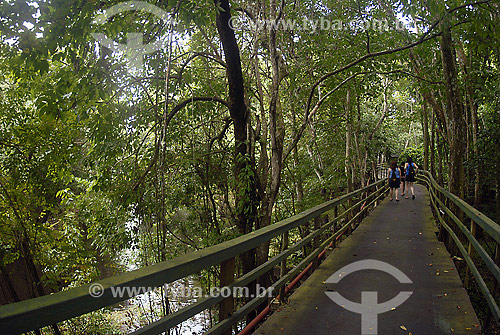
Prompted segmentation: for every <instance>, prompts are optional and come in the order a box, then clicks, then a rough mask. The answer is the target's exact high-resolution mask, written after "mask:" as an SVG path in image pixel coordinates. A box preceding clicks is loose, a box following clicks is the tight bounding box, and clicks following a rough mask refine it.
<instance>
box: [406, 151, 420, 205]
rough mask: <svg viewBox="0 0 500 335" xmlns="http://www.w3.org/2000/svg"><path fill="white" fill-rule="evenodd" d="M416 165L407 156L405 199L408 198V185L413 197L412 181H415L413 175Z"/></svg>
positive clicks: (415, 172) (413, 197)
mask: <svg viewBox="0 0 500 335" xmlns="http://www.w3.org/2000/svg"><path fill="white" fill-rule="evenodd" d="M417 169H418V166H417V164H415V163H413V160H412V159H411V157H410V156H408V160H407V162H406V164H405V181H406V193H407V194H406V197H405V198H406V199H408V187H409V188H410V190H411V198H412V199H415V191H414V190H413V183H414V182H415V175H416V174H417Z"/></svg>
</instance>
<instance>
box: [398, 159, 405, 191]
mask: <svg viewBox="0 0 500 335" xmlns="http://www.w3.org/2000/svg"><path fill="white" fill-rule="evenodd" d="M399 169H400V170H401V171H404V170H405V165H404V163H401V166H400V167H399ZM405 177H406V175H405V174H404V173H402V174H401V188H402V190H401V196H402V197H404V196H405V189H406V187H405V186H406V183H405Z"/></svg>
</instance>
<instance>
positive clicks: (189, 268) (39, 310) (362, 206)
mask: <svg viewBox="0 0 500 335" xmlns="http://www.w3.org/2000/svg"><path fill="white" fill-rule="evenodd" d="M387 190H388V187H387V185H386V180H385V179H382V180H379V181H377V182H374V183H372V184H370V185H368V186H366V187H363V188H361V189H358V190H356V191H354V192H351V193H348V194H346V195H343V196H341V197H339V198H336V199H333V200H330V201H327V202H325V203H322V204H320V205H318V206H316V207H314V208H311V209H308V210H306V211H304V212H302V213H300V214H297V215H295V216H292V217H290V218H287V219H285V220H282V221H280V222H277V223H275V224H272V225H270V226H267V227H264V228H262V229H259V230H256V231H254V232H251V233H249V234H246V235H243V236H240V237H237V238H235V239H232V240H229V241H226V242H223V243H220V244H217V245H214V246H211V247H208V248H205V249H203V250H199V251H196V252H193V253H190V254H186V255H183V256H180V257H177V258H174V259H171V260H167V261H165V262H162V263H158V264H155V265H152V266H148V267H144V268H141V269H138V270H136V271H132V272H128V273H124V274H120V275H117V276H114V277H110V278H107V279H103V280H101V281H98V282H96V283H97V284H100V285H101V286H102V289H103V292H102V295H101V296H100V297H98V298H96V297H93V296H92V295H91V294H90V293H89V289H90V286H91V285H92V284H87V285H83V286H80V287H77V288H73V289H69V290H66V291H62V292H58V293H54V294H51V295H46V296H42V297H38V298H35V299H30V300H25V301H21V302H17V303H13V304H9V305H4V306H0V330H1V333H2V334H19V333H23V332H28V331H32V330H36V329H40V328H42V327H45V326H49V325H52V324H55V323H58V322H61V321H65V320H68V319H71V318H74V317H77V316H80V315H83V314H86V313H89V312H92V311H95V310H98V309H101V308H103V307H107V306H110V305H113V304H115V303H118V302H120V301H123V300H127V299H129V298H131V296H128V295H127V296H121V297H120V296H116V295H113V290H112V288H126V287H128V288H138V289H140V288H145V287H159V286H161V285H164V284H168V283H171V282H173V281H176V280H178V279H181V278H184V277H187V276H190V275H193V274H196V273H198V272H199V271H202V270H204V269H208V268H210V267H212V266H219V265H220V267H221V268H220V272H221V278H222V274H224V277H225V278H226V280H222V279H221V286H226V287H229V288H232V287H243V286H245V285H248V284H249V283H251V282H253V281H255V280H257V279H259V278H260V277H261V276H262V275H264V274H266V273H267V272H269V271H270V270H272V269H273V268H274V267H275V266H279V265H280V264H283V263H282V262H285V261H286V259H287V258H288V257H289V256H291V255H292V254H294V253H296V252H297V251H299V250H301V249H302V248H303V247H304V246H306V245H309V246H311V245H312V248H314V249H313V250H312V251H311V252H309V253H308V254H307V255H306V256H305V258H304V259H302V260H301V261H300V263H298V264H297V265H296V266H295V267H293V268H292V269H291V270H290V271H288V272H286V271H282V273H281V277H280V278H279V279H278V280H277V281H275V282H274V283H272V285H271V286H270V287H269V288H268V292H272V294H273V296H276V295H277V294H278V293H279V292H280V289H281V288H282V287H283V286H284V285H285V284H287V283H288V282H290V281H291V280H293V278H294V276H296V275H297V274H298V273H300V272H301V271H302V270H303V269H304V268H306V267H307V266H308V265H309V264H310V263H311V262H313V261H314V262H315V263H317V259H318V255H319V254H320V253H321V252H322V251H323V250H325V249H326V248H327V247H328V246H329V245H331V244H332V243H335V241H337V240H338V239H339V238H340V236H342V235H343V234H344V233H346V232H347V233H349V232H350V231H351V230H352V229H354V228H355V227H356V226H357V225H358V224H359V223H360V222H361V220H362V219H363V218H364V217H365V216H366V215H367V212H368V211H369V209H370V208H373V207H375V206H376V205H377V204H378V202H379V201H381V199H382V198H383V197H384V196H385V195H386V193H387ZM342 209H343V211H342ZM339 210H341V211H342V213H341V214H338V212H339ZM321 217H322V218H325V219H326V220H319V219H320V218H321ZM328 217H333V219H331V220H328V219H327V218H328ZM312 221H314V227H313V230H312V231H311V232H310V233H309V234H308V235H307V236H306V237H304V238H302V239H301V240H299V241H298V242H296V243H295V244H293V245H291V246H290V247H288V248H287V249H285V250H283V251H281V252H280V253H279V254H277V255H275V256H274V257H272V258H271V259H269V260H268V261H267V262H266V263H264V264H262V265H260V266H258V267H256V268H255V269H253V270H252V271H250V272H248V273H246V274H245V275H243V276H241V277H239V278H237V279H236V280H234V279H233V278H234V264H235V258H236V257H238V256H239V255H241V254H242V253H244V252H246V251H249V250H251V249H254V248H256V247H258V246H260V245H262V244H263V243H267V242H269V241H271V240H272V239H273V238H276V237H281V238H282V239H283V240H285V239H286V243H285V244H284V245H288V238H289V234H288V233H289V232H290V231H291V230H292V229H295V228H297V229H298V227H299V226H304V225H307V224H309V223H310V222H312ZM321 221H323V222H325V223H321ZM312 248H311V249H312ZM314 268H315V267H313V269H314ZM96 283H94V285H95V284H96ZM137 292H140V291H137ZM142 293H143V292H142ZM268 299H269V298H268V296H258V297H256V298H254V299H253V300H251V301H249V302H247V303H246V304H244V305H243V307H241V308H239V309H238V310H236V311H234V310H233V306H234V305H233V303H234V300H233V298H223V297H222V296H214V297H208V298H201V299H199V300H198V301H197V302H196V303H193V304H191V305H189V306H187V307H184V308H182V309H180V310H178V311H176V312H174V313H172V314H169V315H166V316H164V317H162V318H161V319H159V320H157V321H155V322H153V323H151V324H149V325H147V326H145V327H143V328H141V329H139V330H137V331H135V332H133V333H132V334H159V333H162V332H165V331H167V330H168V329H171V328H173V327H175V326H176V325H178V324H180V323H182V322H183V321H185V320H187V319H189V318H191V317H193V316H194V315H196V314H198V313H200V312H203V311H204V310H206V309H209V308H211V307H213V306H215V305H217V304H220V305H219V306H224V307H219V309H220V310H221V309H225V311H224V313H223V314H222V315H228V317H227V318H225V319H223V320H221V321H220V322H219V323H217V324H216V325H215V326H214V327H213V328H211V329H210V330H209V331H208V332H207V334H227V333H230V332H231V329H232V327H233V326H234V325H235V324H237V323H238V322H239V321H240V320H241V319H243V318H244V317H245V316H246V315H248V314H249V313H250V312H252V311H253V310H255V309H256V307H257V306H259V305H260V304H262V303H263V302H265V301H266V300H268ZM228 308H229V309H230V310H229V311H228V310H227V309H228Z"/></svg>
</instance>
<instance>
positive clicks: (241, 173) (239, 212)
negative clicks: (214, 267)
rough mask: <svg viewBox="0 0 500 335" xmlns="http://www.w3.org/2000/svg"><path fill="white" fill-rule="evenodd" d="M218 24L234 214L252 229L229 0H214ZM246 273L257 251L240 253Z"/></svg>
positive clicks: (242, 228)
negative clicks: (225, 86)
mask: <svg viewBox="0 0 500 335" xmlns="http://www.w3.org/2000/svg"><path fill="white" fill-rule="evenodd" d="M215 5H216V8H217V9H216V10H217V14H216V25H217V31H218V33H219V37H220V41H221V43H222V48H223V50H224V57H225V61H226V77H227V81H228V86H229V94H228V102H229V112H230V115H231V119H232V121H233V128H234V142H235V143H234V157H233V158H234V162H233V173H234V177H235V180H236V186H235V190H234V193H235V195H236V199H235V200H236V205H235V211H236V213H235V216H236V219H237V226H238V229H239V232H240V233H241V234H247V233H249V232H251V231H252V228H253V223H254V221H255V215H256V210H257V204H256V191H255V179H254V177H253V174H252V173H250V171H255V169H254V166H253V163H252V161H251V160H250V159H248V152H249V150H248V149H249V148H248V144H247V139H248V135H247V124H248V110H247V106H246V104H245V92H244V86H243V73H242V70H241V59H240V50H239V47H238V44H237V42H236V37H235V35H234V31H233V30H232V29H231V28H230V25H229V20H230V18H231V11H230V7H229V1H228V0H215ZM240 258H241V261H242V268H243V273H247V272H249V271H250V270H252V269H253V268H254V267H255V257H254V252H252V251H249V252H246V253H243V254H242V255H241V256H240Z"/></svg>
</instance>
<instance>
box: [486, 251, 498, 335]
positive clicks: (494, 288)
mask: <svg viewBox="0 0 500 335" xmlns="http://www.w3.org/2000/svg"><path fill="white" fill-rule="evenodd" d="M495 264H496V265H500V250H499V244H498V243H495ZM497 290H498V281H497V280H496V278H493V286H492V288H491V295H492V296H493V298H495V297H496V295H497ZM491 317H492V314H491V311H490V310H489V313H488V315H487V316H486V320H485V321H484V327H483V331H486V330H488V329H489V328H490V323H491Z"/></svg>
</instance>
